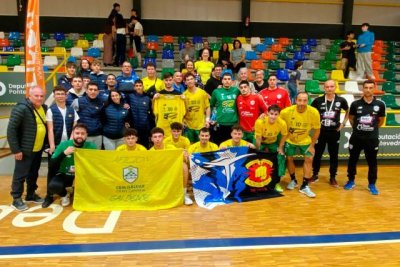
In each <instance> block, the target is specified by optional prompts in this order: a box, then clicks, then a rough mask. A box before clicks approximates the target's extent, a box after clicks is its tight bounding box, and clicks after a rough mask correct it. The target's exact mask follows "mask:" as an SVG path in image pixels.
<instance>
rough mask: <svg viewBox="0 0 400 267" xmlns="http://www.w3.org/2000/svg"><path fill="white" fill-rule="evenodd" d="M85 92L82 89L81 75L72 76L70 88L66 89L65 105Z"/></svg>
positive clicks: (69, 104) (68, 104)
mask: <svg viewBox="0 0 400 267" xmlns="http://www.w3.org/2000/svg"><path fill="white" fill-rule="evenodd" d="M63 87H64V86H63ZM85 93H86V91H85V90H83V83H82V77H81V76H74V77H73V78H72V88H71V89H69V90H68V95H67V106H71V104H72V102H73V101H74V100H75V99H76V98H78V97H82V96H84V95H85Z"/></svg>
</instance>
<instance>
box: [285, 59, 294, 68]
mask: <svg viewBox="0 0 400 267" xmlns="http://www.w3.org/2000/svg"><path fill="white" fill-rule="evenodd" d="M295 62H296V61H295V60H293V59H288V60H286V63H285V69H288V70H294V64H295Z"/></svg>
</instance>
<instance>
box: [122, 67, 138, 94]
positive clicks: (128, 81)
mask: <svg viewBox="0 0 400 267" xmlns="http://www.w3.org/2000/svg"><path fill="white" fill-rule="evenodd" d="M137 80H139V77H138V76H137V75H136V72H135V70H134V69H132V65H131V63H129V62H128V61H125V62H124V63H122V68H121V75H119V76H118V77H117V82H118V86H117V89H118V91H120V92H124V93H125V92H126V93H131V92H133V84H134V83H135V81H137Z"/></svg>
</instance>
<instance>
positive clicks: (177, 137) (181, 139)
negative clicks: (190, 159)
mask: <svg viewBox="0 0 400 267" xmlns="http://www.w3.org/2000/svg"><path fill="white" fill-rule="evenodd" d="M182 132H183V124H182V123H179V122H173V123H171V136H168V137H166V138H165V139H164V144H168V145H173V146H175V147H176V148H182V149H184V150H186V151H187V150H188V148H189V146H190V141H189V139H188V138H187V137H185V136H183V135H182Z"/></svg>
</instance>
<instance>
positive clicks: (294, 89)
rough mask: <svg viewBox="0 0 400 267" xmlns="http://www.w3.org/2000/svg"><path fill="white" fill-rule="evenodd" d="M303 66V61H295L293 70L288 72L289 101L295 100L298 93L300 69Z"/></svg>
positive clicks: (293, 101)
mask: <svg viewBox="0 0 400 267" xmlns="http://www.w3.org/2000/svg"><path fill="white" fill-rule="evenodd" d="M302 68H303V62H302V61H297V62H296V63H294V70H293V71H291V72H290V76H289V81H288V83H287V87H288V89H289V94H290V102H292V103H295V102H296V95H297V94H298V93H299V87H300V76H301V73H300V70H301V69H302Z"/></svg>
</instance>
